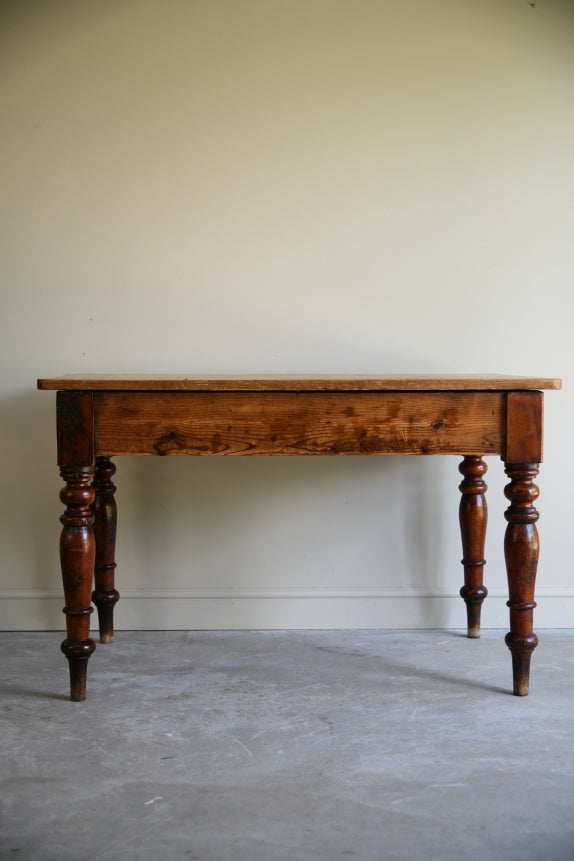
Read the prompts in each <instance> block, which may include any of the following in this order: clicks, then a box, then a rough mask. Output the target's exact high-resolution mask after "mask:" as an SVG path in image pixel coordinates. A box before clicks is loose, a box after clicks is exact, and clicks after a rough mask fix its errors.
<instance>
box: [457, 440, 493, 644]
mask: <svg viewBox="0 0 574 861" xmlns="http://www.w3.org/2000/svg"><path fill="white" fill-rule="evenodd" d="M486 470H487V466H486V464H485V462H484V461H483V460H482V458H481V457H475V456H474V455H467V456H466V457H465V458H464V460H463V462H462V463H461V464H460V466H459V471H460V472H461V473H462V475H463V476H464V479H463V481H462V483H461V484H460V485H459V489H460V492H461V493H462V498H461V500H460V508H459V520H460V532H461V536H462V556H463V558H462V564H463V565H464V586H463V587H462V589H461V590H460V594H461V597H462V598H464V601H465V603H466V613H467V623H468V636H469V637H472V638H476V637H480V609H481V605H482V602H483V601H484V599H485V598H486V596H487V594H488V591H487V589H486V587H485V586H484V585H483V582H482V576H483V568H484V565H485V559H484V542H485V538H486V522H487V517H488V511H487V506H486V497H485V495H484V494H485V492H486V490H487V486H486V484H485V483H484V481H483V475H484V474H485V472H486Z"/></svg>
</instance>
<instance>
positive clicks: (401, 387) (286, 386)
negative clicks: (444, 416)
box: [38, 374, 562, 392]
mask: <svg viewBox="0 0 574 861" xmlns="http://www.w3.org/2000/svg"><path fill="white" fill-rule="evenodd" d="M38 388H39V389H49V390H57V389H59V390H69V391H132V392H133V391H152V392H198V391H199V392H225V391H228V392H238V391H254V392H264V391H274V392H277V391H284V392H364V391H375V392H399V391H421V392H422V391H448V392H452V391H525V390H526V391H528V390H538V389H560V388H562V381H561V380H560V379H554V378H548V377H509V376H505V375H504V374H444V375H441V376H435V375H433V374H407V375H402V374H386V375H383V374H335V375H332V374H300V375H292V374H249V375H243V374H198V375H193V374H145V375H143V374H67V375H65V376H63V377H50V378H47V379H40V380H38Z"/></svg>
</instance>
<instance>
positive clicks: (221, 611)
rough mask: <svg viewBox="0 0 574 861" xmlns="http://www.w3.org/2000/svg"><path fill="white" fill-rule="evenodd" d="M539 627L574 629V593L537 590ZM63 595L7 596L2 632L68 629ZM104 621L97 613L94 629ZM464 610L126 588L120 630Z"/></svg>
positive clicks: (339, 597)
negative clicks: (99, 618) (132, 589)
mask: <svg viewBox="0 0 574 861" xmlns="http://www.w3.org/2000/svg"><path fill="white" fill-rule="evenodd" d="M506 598H507V596H506V595H505V594H503V593H497V592H491V593H490V594H489V596H488V598H487V599H486V601H485V603H484V605H483V613H482V617H483V618H482V622H483V627H484V628H507V627H508V609H507V607H506ZM536 598H537V601H538V608H537V609H536V611H535V627H536V628H572V627H574V591H568V592H566V591H560V592H558V591H551V590H547V591H543V590H541V591H540V592H538V593H537V596H536ZM63 604H64V600H63V595H62V593H61V592H60V591H56V590H53V591H48V590H24V589H21V590H11V591H7V590H5V591H0V630H3V631H50V630H63V629H64V627H65V621H64V616H63V614H62V606H63ZM95 624H97V622H96V614H95V613H94V614H93V616H92V625H95ZM465 624H466V615H465V607H464V603H463V601H462V599H461V598H460V597H459V596H458V595H457V594H456V593H455V594H452V593H447V592H439V591H434V592H433V591H431V592H424V593H422V592H417V591H408V590H400V591H392V590H374V589H297V588H294V589H289V588H272V587H267V588H265V587H262V588H229V587H222V588H186V589H163V590H158V589H154V590H148V591H146V590H137V591H135V590H134V591H129V590H126V591H125V592H123V593H122V597H121V600H120V602H119V604H118V605H117V608H116V612H115V627H116V630H155V631H160V630H204V631H209V630H265V629H267V630H268V629H278V630H280V629H302V628H318V629H321V628H386V629H397V630H398V629H408V628H412V629H416V628H419V629H424V628H464V627H465Z"/></svg>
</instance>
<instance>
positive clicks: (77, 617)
mask: <svg viewBox="0 0 574 861" xmlns="http://www.w3.org/2000/svg"><path fill="white" fill-rule="evenodd" d="M57 437H58V465H59V467H60V475H61V476H62V478H63V479H64V481H65V486H64V487H63V488H62V490H61V492H60V499H61V501H62V503H63V504H64V505H65V506H66V508H65V511H64V513H63V514H62V516H61V518H60V521H61V523H62V527H63V528H62V533H61V537H60V561H61V567H62V581H63V586H64V595H65V601H66V604H65V607H64V613H65V614H66V633H67V636H66V639H65V640H64V641H63V642H62V645H61V649H62V651H63V653H64V655H65V656H66V658H67V659H68V663H69V667H70V696H71V699H72V700H73V701H75V702H79V701H81V700H84V699H85V698H86V675H87V663H88V659H89V657H90V655H91V654H92V653H93V651H94V649H95V643H94V642H93V640H92V639H91V638H90V636H89V635H90V615H91V613H92V606H91V591H92V580H93V574H94V562H95V538H94V533H93V530H92V523H93V514H92V508H91V506H92V503H93V501H94V496H95V493H94V490H93V488H92V486H91V481H92V479H93V477H94V462H95V444H94V412H93V397H92V393H91V392H83V391H82V392H76V391H60V392H58V394H57Z"/></svg>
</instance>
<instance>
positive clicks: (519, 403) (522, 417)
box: [502, 391, 543, 696]
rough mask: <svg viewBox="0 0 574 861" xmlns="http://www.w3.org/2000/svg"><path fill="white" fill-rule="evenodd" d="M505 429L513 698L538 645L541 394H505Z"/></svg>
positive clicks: (526, 681)
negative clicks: (537, 481) (537, 480)
mask: <svg viewBox="0 0 574 861" xmlns="http://www.w3.org/2000/svg"><path fill="white" fill-rule="evenodd" d="M506 427H507V434H506V450H505V453H504V454H503V458H502V459H503V461H504V464H505V473H506V475H507V476H508V478H509V479H510V483H509V484H508V485H507V486H506V487H505V489H504V494H505V496H506V498H507V499H508V500H509V501H510V505H509V507H508V508H507V510H506V512H505V515H504V516H505V518H506V521H507V527H506V532H505V536H504V557H505V560H506V571H507V575H508V602H507V606H508V608H509V610H510V631H509V633H508V634H507V635H506V638H505V642H506V645H507V646H508V648H509V649H510V651H511V654H512V670H513V682H514V694H515V696H526V695H527V694H528V692H529V687H530V659H531V657H532V652H533V651H534V649H535V648H536V646H537V645H538V637H537V636H536V634H535V633H534V631H533V616H534V608H535V607H536V602H535V600H534V590H535V584H536V573H537V568H538V556H539V537H538V529H537V526H536V522H537V520H538V518H539V516H540V515H539V513H538V511H537V510H536V508H535V507H534V503H535V501H536V499H537V498H538V496H539V489H538V487H537V485H536V484H534V480H535V478H536V476H537V475H538V472H539V467H540V463H541V462H542V437H543V393H542V392H539V391H529V392H509V393H508V395H507V418H506Z"/></svg>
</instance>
